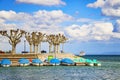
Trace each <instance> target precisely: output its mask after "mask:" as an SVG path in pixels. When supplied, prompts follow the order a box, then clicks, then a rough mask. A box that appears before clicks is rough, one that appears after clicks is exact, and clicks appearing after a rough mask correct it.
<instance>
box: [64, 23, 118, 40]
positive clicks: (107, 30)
mask: <svg viewBox="0 0 120 80" xmlns="http://www.w3.org/2000/svg"><path fill="white" fill-rule="evenodd" d="M113 29H114V27H113V25H112V23H109V22H95V23H91V24H87V25H82V26H80V25H71V26H69V27H67V28H65V31H66V33H67V34H69V36H70V38H71V39H76V40H79V41H91V40H98V41H99V40H110V39H111V38H113V37H114V38H120V37H119V36H118V35H120V34H119V33H115V32H113Z"/></svg>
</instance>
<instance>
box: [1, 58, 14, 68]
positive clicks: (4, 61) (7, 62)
mask: <svg viewBox="0 0 120 80" xmlns="http://www.w3.org/2000/svg"><path fill="white" fill-rule="evenodd" d="M11 64H12V62H11V61H10V60H9V59H2V60H1V66H2V67H9V66H10V65H11Z"/></svg>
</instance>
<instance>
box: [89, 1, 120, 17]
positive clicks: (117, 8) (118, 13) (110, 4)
mask: <svg viewBox="0 0 120 80" xmlns="http://www.w3.org/2000/svg"><path fill="white" fill-rule="evenodd" d="M87 7H91V8H101V10H102V13H103V15H105V16H112V17H120V0H97V1H96V2H94V3H90V4H88V5H87Z"/></svg>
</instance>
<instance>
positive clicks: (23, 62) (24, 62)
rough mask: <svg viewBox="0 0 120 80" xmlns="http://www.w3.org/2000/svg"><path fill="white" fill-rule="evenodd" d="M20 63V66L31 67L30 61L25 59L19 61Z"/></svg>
mask: <svg viewBox="0 0 120 80" xmlns="http://www.w3.org/2000/svg"><path fill="white" fill-rule="evenodd" d="M18 62H19V66H28V65H30V62H29V60H28V59H25V58H21V59H19V60H18Z"/></svg>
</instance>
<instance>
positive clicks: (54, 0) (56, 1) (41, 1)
mask: <svg viewBox="0 0 120 80" xmlns="http://www.w3.org/2000/svg"><path fill="white" fill-rule="evenodd" d="M16 1H17V2H20V3H29V4H31V3H32V4H37V5H44V6H54V5H65V4H66V3H65V2H63V1H62V0H16Z"/></svg>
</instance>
